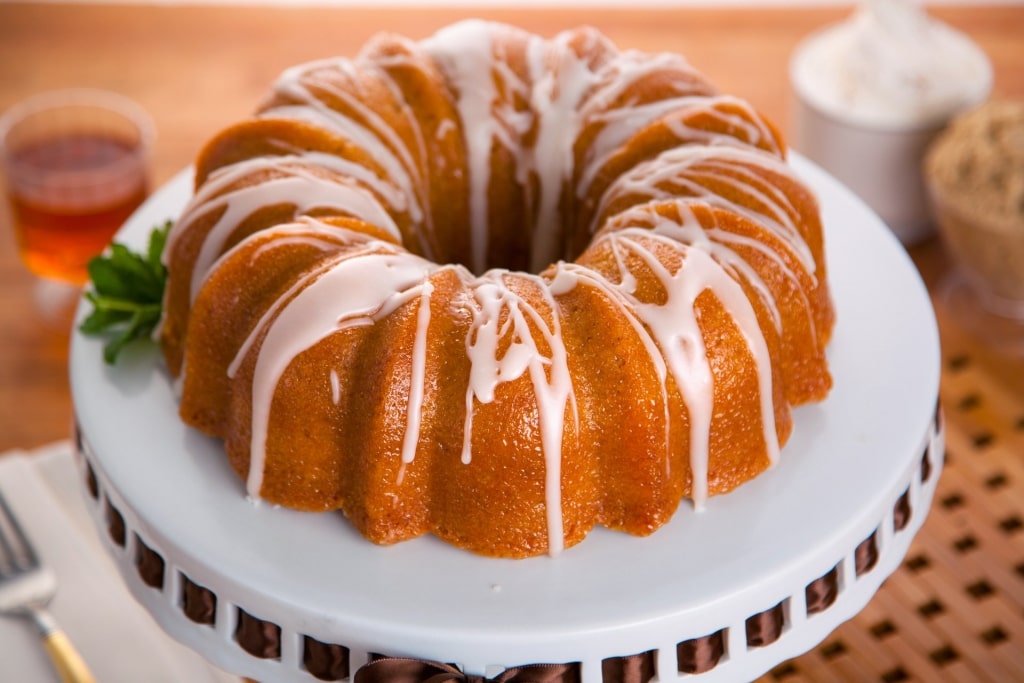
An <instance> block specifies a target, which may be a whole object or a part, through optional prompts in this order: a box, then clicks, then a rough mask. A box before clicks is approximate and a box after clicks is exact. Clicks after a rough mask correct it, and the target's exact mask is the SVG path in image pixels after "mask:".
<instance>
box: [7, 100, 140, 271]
mask: <svg viewBox="0 0 1024 683" xmlns="http://www.w3.org/2000/svg"><path fill="white" fill-rule="evenodd" d="M152 140H153V124H152V122H151V120H150V118H149V116H148V115H147V114H146V112H145V111H143V110H142V108H141V107H139V106H138V105H137V104H135V103H134V102H132V101H131V100H129V99H127V98H124V97H122V96H120V95H117V94H115V93H112V92H106V91H102V90H88V89H75V90H61V91H55V92H48V93H43V94H40V95H37V96H35V97H32V98H30V99H27V100H24V101H23V102H21V103H19V104H16V105H14V106H13V107H11V108H10V109H9V110H7V111H6V112H5V113H4V114H3V116H2V117H0V161H2V164H3V170H4V175H5V176H6V186H7V196H8V200H9V205H10V213H11V216H12V218H13V228H14V234H15V236H16V239H17V242H18V249H19V252H20V254H21V258H22V260H23V261H24V263H25V265H26V266H27V267H28V269H29V270H30V271H31V272H33V273H35V274H36V275H38V276H40V278H41V279H42V280H44V281H51V282H56V283H62V284H66V285H70V286H72V287H78V286H81V285H83V284H85V283H86V281H87V280H88V272H87V268H86V267H87V264H88V262H89V260H90V259H91V258H92V257H93V256H95V255H97V254H99V253H101V252H102V251H103V250H104V249H105V248H106V246H107V245H108V244H109V243H110V240H111V238H112V237H113V235H114V233H115V232H116V231H117V230H118V229H119V228H120V227H121V225H122V224H123V223H124V222H125V220H127V218H128V217H129V216H130V215H131V213H132V212H133V211H134V210H135V209H136V208H137V207H138V206H139V204H141V203H142V201H143V200H144V199H145V198H146V195H147V193H148V192H149V174H148V170H147V168H148V163H149V159H148V157H149V148H150V145H151V143H152Z"/></svg>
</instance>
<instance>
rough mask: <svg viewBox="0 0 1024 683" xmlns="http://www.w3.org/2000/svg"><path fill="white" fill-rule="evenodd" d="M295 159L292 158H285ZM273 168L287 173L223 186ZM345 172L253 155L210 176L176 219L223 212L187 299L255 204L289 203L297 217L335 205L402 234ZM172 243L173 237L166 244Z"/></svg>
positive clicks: (208, 239) (200, 259) (200, 258)
mask: <svg viewBox="0 0 1024 683" xmlns="http://www.w3.org/2000/svg"><path fill="white" fill-rule="evenodd" d="M289 160H290V161H292V162H294V159H291V158H289ZM270 169H273V170H277V171H282V172H284V173H286V175H282V176H278V177H274V178H270V179H268V180H265V181H263V182H261V183H257V184H254V185H248V186H244V187H240V188H237V189H234V190H228V191H226V190H225V188H227V187H229V186H230V185H231V184H233V183H235V182H238V181H239V180H241V179H243V178H245V177H246V176H249V175H251V174H253V173H258V172H261V171H266V170H270ZM350 183H351V180H347V179H346V178H345V177H344V176H339V177H336V178H329V177H325V176H322V175H320V174H317V173H313V172H311V171H309V170H306V169H305V168H303V167H302V166H300V165H284V164H282V163H281V162H280V161H279V160H275V159H273V158H272V159H266V158H256V159H250V160H246V161H241V162H238V163H236V164H232V165H231V166H227V167H225V168H223V169H220V170H219V171H218V172H216V173H213V174H211V175H210V177H209V179H208V180H207V182H206V183H205V184H204V185H203V186H202V187H201V188H200V189H199V191H198V192H197V193H196V195H195V197H194V198H193V199H192V201H191V202H190V204H189V206H188V207H186V210H185V212H184V214H183V215H182V217H181V219H180V222H182V223H186V224H187V223H189V222H191V221H193V220H195V219H196V218H197V217H198V216H201V215H203V214H206V213H208V212H211V211H216V210H218V209H220V208H223V209H224V212H223V214H222V215H221V216H220V218H219V219H218V220H217V222H216V223H215V224H214V226H213V227H212V228H211V229H210V232H209V233H208V235H207V237H206V239H205V240H204V241H203V244H202V248H201V249H200V252H199V256H198V257H197V258H196V261H195V265H194V266H193V270H192V281H191V287H190V291H191V298H192V301H193V302H194V301H195V297H196V295H197V294H198V293H199V290H200V288H201V287H202V284H203V282H205V280H206V277H207V275H208V273H209V272H210V268H211V266H212V265H213V264H214V262H215V261H216V259H217V258H218V257H219V256H220V255H221V254H222V253H223V252H224V251H225V247H226V246H227V243H228V239H229V238H230V237H231V233H232V232H233V231H234V230H235V228H237V227H238V225H239V224H240V223H241V222H242V221H243V220H245V219H246V218H248V217H249V216H250V215H252V214H253V213H254V212H255V211H256V210H257V209H259V208H262V207H264V206H269V205H273V204H293V205H294V206H295V210H294V215H295V216H300V215H302V214H304V213H307V212H309V211H310V210H311V209H314V208H321V209H334V210H335V211H337V212H338V213H340V214H344V215H350V216H355V217H357V218H361V219H363V220H365V221H366V222H368V223H371V224H373V225H376V226H378V227H381V228H383V229H384V230H386V231H388V232H389V233H390V234H392V235H394V236H395V237H396V238H399V237H400V233H399V229H398V226H397V225H395V222H394V221H393V220H392V218H391V215H390V214H389V213H388V212H387V211H386V210H385V209H384V207H382V206H381V205H380V203H379V202H378V201H377V199H376V198H375V197H374V196H373V195H372V194H371V193H370V192H369V191H368V190H366V189H365V188H362V187H360V186H358V185H356V184H350ZM173 248H174V237H172V238H171V241H170V244H169V245H168V247H167V251H168V253H170V251H171V250H172V249H173Z"/></svg>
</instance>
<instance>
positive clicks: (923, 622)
mask: <svg viewBox="0 0 1024 683" xmlns="http://www.w3.org/2000/svg"><path fill="white" fill-rule="evenodd" d="M936 307H937V314H938V317H939V328H940V336H941V340H942V346H943V356H942V358H943V367H942V380H941V388H940V397H941V402H942V406H943V409H944V419H945V424H946V463H945V468H944V470H943V473H942V478H941V479H940V480H939V484H938V490H937V491H936V495H935V503H934V505H933V506H932V509H931V511H930V513H929V517H928V519H927V521H926V522H925V525H924V527H923V528H922V529H921V531H920V532H919V533H918V535H917V537H916V538H915V539H914V542H913V544H912V545H911V547H910V550H909V551H908V553H907V556H906V559H905V561H904V562H903V564H902V566H901V567H900V568H899V569H898V570H897V571H896V572H895V573H894V574H893V575H892V576H891V577H890V578H889V579H888V580H887V581H886V582H885V584H883V586H882V588H881V589H880V590H879V591H878V593H877V594H876V595H875V597H874V598H873V599H872V601H871V602H870V603H869V604H868V605H867V607H866V608H865V609H864V610H863V611H862V612H861V613H860V614H858V615H857V616H856V617H855V618H853V619H852V620H850V621H848V622H847V623H845V624H843V625H842V626H840V627H839V628H838V629H836V630H835V631H834V632H833V633H832V634H831V635H830V636H829V637H828V638H826V639H825V640H824V641H823V642H822V643H821V644H820V645H819V646H818V647H816V648H815V649H814V650H812V651H810V652H808V653H806V654H805V655H803V656H801V657H798V658H796V659H793V660H790V661H788V662H785V663H783V664H781V665H779V666H777V667H775V668H774V669H773V670H772V671H771V672H770V673H769V674H767V675H765V676H763V677H762V678H761V679H759V680H760V681H764V682H770V681H785V682H786V683H797V682H798V681H882V682H883V683H897V682H898V681H927V682H929V683H930V682H932V681H991V682H992V683H1006V682H1012V681H1024V381H1022V380H1024V357H1020V356H1005V355H1003V356H1001V355H999V354H998V353H995V352H993V351H991V350H990V349H988V348H986V347H984V346H983V345H981V344H980V343H979V342H978V341H977V340H975V339H974V338H972V337H971V336H970V335H969V334H968V333H967V332H965V331H964V330H962V329H961V328H959V327H958V326H957V324H956V322H955V321H953V320H951V319H949V318H948V316H946V315H945V314H944V311H943V309H942V305H941V303H937V306H936Z"/></svg>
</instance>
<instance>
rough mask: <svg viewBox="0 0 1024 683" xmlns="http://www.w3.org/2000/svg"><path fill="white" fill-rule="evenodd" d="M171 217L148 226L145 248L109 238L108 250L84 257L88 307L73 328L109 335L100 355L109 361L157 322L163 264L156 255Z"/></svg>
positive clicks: (164, 278) (148, 333) (164, 272)
mask: <svg viewBox="0 0 1024 683" xmlns="http://www.w3.org/2000/svg"><path fill="white" fill-rule="evenodd" d="M170 228H171V221H167V222H166V223H165V224H164V225H163V226H157V227H155V228H153V231H152V232H151V233H150V235H149V246H148V248H147V249H146V251H145V253H136V252H133V251H131V250H130V249H129V248H128V247H126V246H124V245H123V244H119V243H117V242H114V243H113V244H111V245H110V250H109V251H108V252H107V253H104V254H101V255H100V256H96V257H94V258H93V259H92V260H90V261H89V279H90V280H91V281H92V287H91V289H89V290H87V291H86V292H85V298H86V299H88V300H89V301H90V302H91V303H92V305H93V310H92V312H91V313H90V314H89V317H87V318H86V319H85V320H83V321H82V324H81V325H79V327H78V329H79V330H81V331H82V332H84V333H85V334H91V335H100V334H105V335H108V336H110V339H109V340H108V341H107V344H106V345H105V346H104V347H103V358H104V360H106V362H107V363H110V364H113V363H114V362H116V361H117V356H118V354H119V353H121V350H122V349H123V348H124V347H125V346H127V345H128V344H129V343H130V342H132V341H134V340H136V339H143V338H148V337H150V336H151V335H152V333H153V330H154V329H156V326H157V323H159V322H160V313H161V310H162V308H163V299H164V285H165V284H166V282H167V268H166V267H165V266H164V264H163V263H162V262H161V260H160V256H161V254H162V253H163V250H164V244H165V243H166V241H167V232H168V230H170Z"/></svg>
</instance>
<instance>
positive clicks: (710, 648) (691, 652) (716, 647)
mask: <svg viewBox="0 0 1024 683" xmlns="http://www.w3.org/2000/svg"><path fill="white" fill-rule="evenodd" d="M725 633H726V629H724V628H723V629H722V630H720V631H715V632H714V633H712V634H711V635H707V636H702V637H700V638H691V639H690V640H684V641H683V642H681V643H677V644H676V662H677V666H676V668H677V669H679V673H684V674H702V673H704V672H706V671H711V670H712V669H714V668H715V667H716V666H718V662H719V661H721V659H722V656H723V655H724V654H725Z"/></svg>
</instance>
